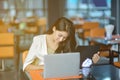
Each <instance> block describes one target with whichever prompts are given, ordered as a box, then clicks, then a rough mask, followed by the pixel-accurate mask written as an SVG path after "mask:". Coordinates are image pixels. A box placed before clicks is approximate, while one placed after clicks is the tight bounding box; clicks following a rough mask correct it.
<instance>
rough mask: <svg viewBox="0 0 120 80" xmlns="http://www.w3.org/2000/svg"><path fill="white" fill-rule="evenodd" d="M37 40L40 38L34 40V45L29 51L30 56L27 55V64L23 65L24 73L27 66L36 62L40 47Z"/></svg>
mask: <svg viewBox="0 0 120 80" xmlns="http://www.w3.org/2000/svg"><path fill="white" fill-rule="evenodd" d="M37 39H39V38H37V37H34V38H33V42H32V45H31V47H30V49H29V52H28V55H27V57H26V59H25V62H24V64H23V71H24V70H25V68H26V66H27V65H29V64H31V63H32V62H33V61H34V59H35V58H36V53H37V47H38V40H37Z"/></svg>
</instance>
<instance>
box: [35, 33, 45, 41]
mask: <svg viewBox="0 0 120 80" xmlns="http://www.w3.org/2000/svg"><path fill="white" fill-rule="evenodd" d="M45 37H46V35H45V34H42V35H36V36H34V38H33V40H41V39H44V38H45Z"/></svg>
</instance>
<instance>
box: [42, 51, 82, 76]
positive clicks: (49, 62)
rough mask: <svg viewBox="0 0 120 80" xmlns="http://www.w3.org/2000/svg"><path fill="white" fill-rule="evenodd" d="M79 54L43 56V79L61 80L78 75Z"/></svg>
mask: <svg viewBox="0 0 120 80" xmlns="http://www.w3.org/2000/svg"><path fill="white" fill-rule="evenodd" d="M79 65H80V53H79V52H75V53H63V54H51V55H45V56H44V73H43V76H44V78H63V77H69V76H78V75H79V67H80V66H79Z"/></svg>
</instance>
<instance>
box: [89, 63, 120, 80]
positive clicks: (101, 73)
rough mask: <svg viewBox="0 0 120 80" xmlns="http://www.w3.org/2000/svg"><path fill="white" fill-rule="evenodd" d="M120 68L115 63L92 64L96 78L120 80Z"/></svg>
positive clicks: (100, 79) (98, 79)
mask: <svg viewBox="0 0 120 80" xmlns="http://www.w3.org/2000/svg"><path fill="white" fill-rule="evenodd" d="M119 72H120V69H119V68H117V67H115V66H113V65H97V66H92V69H91V74H92V75H93V76H94V77H95V79H96V80H120V77H119V76H120V75H119Z"/></svg>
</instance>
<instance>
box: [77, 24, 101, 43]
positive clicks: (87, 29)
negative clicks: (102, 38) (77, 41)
mask: <svg viewBox="0 0 120 80" xmlns="http://www.w3.org/2000/svg"><path fill="white" fill-rule="evenodd" d="M97 27H99V23H98V22H84V24H83V25H82V26H81V28H82V29H83V31H82V33H80V34H79V37H80V38H82V40H83V42H84V41H85V40H86V38H87V37H89V36H90V30H91V29H94V28H97Z"/></svg>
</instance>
